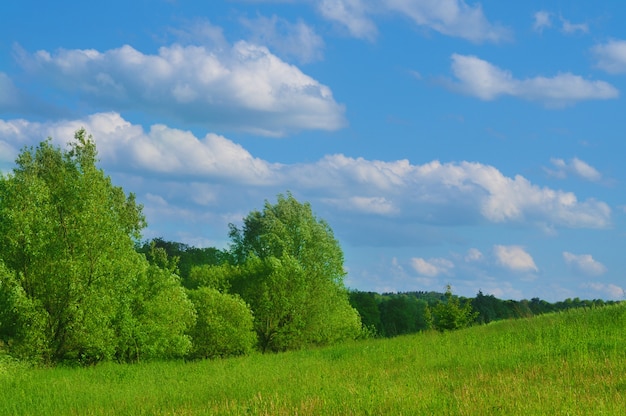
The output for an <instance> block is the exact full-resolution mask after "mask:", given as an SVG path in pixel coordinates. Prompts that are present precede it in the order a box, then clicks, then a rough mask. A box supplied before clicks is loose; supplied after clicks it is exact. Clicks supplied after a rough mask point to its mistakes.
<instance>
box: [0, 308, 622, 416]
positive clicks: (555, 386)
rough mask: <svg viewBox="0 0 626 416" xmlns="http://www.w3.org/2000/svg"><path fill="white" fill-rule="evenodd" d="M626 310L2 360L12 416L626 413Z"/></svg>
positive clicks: (2, 398) (0, 398)
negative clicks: (117, 360)
mask: <svg viewBox="0 0 626 416" xmlns="http://www.w3.org/2000/svg"><path fill="white" fill-rule="evenodd" d="M624 409H626V304H622V305H616V306H610V307H605V308H599V309H579V310H571V311H568V312H563V313H557V314H550V315H544V316H540V317H535V318H530V319H523V320H515V321H501V322H496V323H492V324H490V325H485V326H478V327H473V328H469V329H467V330H462V331H456V332H449V333H435V332H430V333H423V334H418V335H413V336H405V337H398V338H394V339H386V340H366V341H359V342H353V343H347V344H342V345H338V346H335V347H331V348H320V349H312V350H303V351H295V352H288V353H283V354H275V355H261V354H254V355H251V356H247V357H241V358H235V359H226V360H216V361H201V362H188V363H184V362H160V363H143V364H137V365H119V364H114V363H106V364H102V365H98V366H95V367H89V368H63V367H58V368H48V369H38V368H28V367H26V366H24V365H23V364H20V363H17V362H14V361H11V360H8V359H6V357H5V358H4V359H0V414H3V415H4V414H6V415H22V414H24V415H26V414H37V415H196V414H207V415H220V414H225V415H229V414H234V415H240V414H243V415H245V414H251V415H309V414H316V415H317V414H321V415H325V414H329V415H350V414H353V415H370V414H371V415H380V414H394V415H402V414H404V415H420V414H424V415H431V414H437V415H440V414H455V415H456V414H458V415H489V414H498V415H501V414H506V415H522V414H523V415H589V414H594V415H619V414H623V412H624Z"/></svg>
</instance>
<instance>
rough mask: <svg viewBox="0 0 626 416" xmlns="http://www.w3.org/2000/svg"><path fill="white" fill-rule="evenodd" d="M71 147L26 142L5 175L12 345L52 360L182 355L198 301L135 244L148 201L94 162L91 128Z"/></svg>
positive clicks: (5, 285) (0, 326)
mask: <svg viewBox="0 0 626 416" xmlns="http://www.w3.org/2000/svg"><path fill="white" fill-rule="evenodd" d="M69 146H70V148H69V150H67V151H63V150H61V149H60V148H58V147H55V146H53V145H52V143H51V140H47V141H44V142H42V143H41V144H40V145H39V146H38V147H37V148H27V149H24V150H23V151H22V153H21V154H20V155H19V156H18V158H17V161H16V164H17V166H16V168H15V169H14V171H13V173H12V174H9V175H7V176H3V177H0V260H3V261H4V263H5V266H6V267H5V270H4V271H3V274H4V275H6V277H5V278H4V279H3V281H2V288H1V290H0V296H2V299H0V302H1V303H2V304H4V305H9V307H8V308H9V309H10V310H11V313H12V314H13V316H12V317H10V318H9V319H3V320H2V321H1V322H0V332H1V333H2V334H3V338H4V339H5V344H6V345H8V347H9V350H10V351H11V352H12V353H14V354H16V355H20V356H24V357H29V358H33V359H39V360H43V361H46V362H58V361H64V360H71V361H81V362H95V361H100V360H105V359H111V358H114V357H117V358H121V359H130V358H132V359H137V358H139V355H140V353H139V352H140V351H141V352H142V353H147V355H148V356H161V355H163V354H165V355H168V356H169V355H182V354H184V352H186V350H187V349H188V347H189V345H188V341H187V342H185V340H184V339H180V335H181V334H182V333H183V332H184V330H185V329H186V328H185V326H186V325H188V324H189V323H190V319H182V318H181V316H182V315H186V316H192V317H193V310H192V309H191V306H190V304H189V302H188V301H187V300H186V297H185V294H184V292H182V289H180V287H179V286H180V285H178V284H177V282H174V281H171V277H170V275H171V273H169V272H163V273H166V275H163V274H162V272H161V271H156V270H154V269H152V268H150V267H148V264H147V261H146V259H145V256H143V255H141V254H139V253H137V252H136V251H135V241H136V240H137V239H138V238H139V237H140V232H141V229H142V228H143V227H144V226H145V219H144V216H143V214H142V207H141V206H140V205H137V204H136V202H135V197H134V195H132V194H130V195H128V196H127V195H126V194H125V193H124V191H123V190H122V189H121V188H119V187H115V186H113V185H112V184H111V180H110V178H109V177H107V176H105V175H104V172H103V171H102V170H100V169H98V168H97V167H96V156H97V151H96V146H95V143H94V142H93V140H92V139H91V138H90V137H87V136H86V133H85V131H84V130H79V131H78V132H77V133H76V135H75V138H74V141H73V142H71V143H70V145H69ZM168 279H169V280H168ZM165 299H167V300H168V302H170V303H169V304H168V305H167V306H165V309H166V311H161V310H160V308H163V307H164V306H163V305H160V304H161V303H162V301H163V300H165ZM185 304H188V307H186V306H185ZM157 305H159V306H157ZM172 305H177V306H172ZM179 307H180V308H181V309H183V310H185V311H184V312H181V313H180V314H175V313H173V311H172V309H177V308H179ZM5 308H6V306H5ZM4 315H5V316H6V313H4ZM171 319H178V320H179V321H178V323H177V324H176V325H177V326H176V325H175V326H174V327H172V326H171V325H169V326H168V324H167V322H168V321H170V320H171ZM16 322H17V324H16ZM174 344H176V345H175V346H174ZM130 349H133V350H134V351H135V353H133V354H129V353H128V352H127V351H128V350H130Z"/></svg>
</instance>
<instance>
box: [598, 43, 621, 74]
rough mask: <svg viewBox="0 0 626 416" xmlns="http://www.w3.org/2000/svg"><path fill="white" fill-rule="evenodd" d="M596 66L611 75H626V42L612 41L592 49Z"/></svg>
mask: <svg viewBox="0 0 626 416" xmlns="http://www.w3.org/2000/svg"><path fill="white" fill-rule="evenodd" d="M591 52H592V53H593V55H594V56H595V58H596V60H597V63H596V66H597V67H598V68H600V69H602V70H604V71H606V72H609V73H611V74H623V73H626V40H611V41H609V42H607V43H603V44H599V45H595V46H594V47H593V48H591Z"/></svg>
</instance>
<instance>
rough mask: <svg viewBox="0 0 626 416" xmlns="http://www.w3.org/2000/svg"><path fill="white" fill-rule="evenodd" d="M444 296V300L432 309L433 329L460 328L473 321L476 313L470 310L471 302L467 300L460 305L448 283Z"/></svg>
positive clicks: (447, 329)
mask: <svg viewBox="0 0 626 416" xmlns="http://www.w3.org/2000/svg"><path fill="white" fill-rule="evenodd" d="M445 298H446V300H445V301H444V302H440V303H438V304H437V305H436V306H435V308H434V310H433V311H432V315H433V327H434V328H435V329H437V330H439V331H449V330H454V329H461V328H466V327H468V326H470V325H471V324H472V323H473V322H474V320H475V319H476V317H477V316H478V313H476V312H474V311H473V310H472V304H471V302H469V301H468V302H465V303H464V304H463V305H461V300H460V299H459V297H458V296H454V295H452V288H451V286H450V285H446V293H445Z"/></svg>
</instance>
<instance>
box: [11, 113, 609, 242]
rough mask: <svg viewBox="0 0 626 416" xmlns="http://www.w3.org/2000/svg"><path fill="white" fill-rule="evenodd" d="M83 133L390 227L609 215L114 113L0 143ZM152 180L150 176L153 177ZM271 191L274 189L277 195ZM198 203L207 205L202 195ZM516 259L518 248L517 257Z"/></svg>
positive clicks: (407, 168)
mask: <svg viewBox="0 0 626 416" xmlns="http://www.w3.org/2000/svg"><path fill="white" fill-rule="evenodd" d="M81 127H85V128H86V129H87V131H88V132H89V133H91V134H93V136H94V138H95V140H96V142H97V144H98V149H99V151H100V156H101V159H102V164H103V165H104V167H105V168H106V169H108V170H111V171H114V172H120V173H124V174H132V175H140V176H149V175H148V174H156V176H155V178H157V180H158V178H162V179H161V180H163V181H166V180H167V181H170V182H176V181H179V182H181V183H182V184H183V185H181V186H187V185H186V184H187V183H188V182H198V183H209V184H212V185H214V186H219V185H226V184H227V185H228V187H229V189H231V191H232V192H233V193H237V189H243V188H245V187H250V186H251V185H254V186H256V187H258V186H260V187H262V188H264V189H268V190H272V191H275V193H277V192H284V191H285V189H297V190H299V191H300V192H302V193H304V194H306V195H311V196H314V197H315V198H316V199H317V200H319V201H320V202H322V203H324V204H325V205H327V206H328V207H331V208H333V209H335V210H338V211H346V212H350V213H354V214H361V215H373V216H376V217H379V218H382V219H387V220H388V221H392V222H394V221H398V220H403V221H406V220H410V221H411V222H413V223H422V224H434V225H445V224H448V225H451V224H469V225H471V224H479V223H484V222H488V223H493V224H499V223H528V224H533V225H538V226H546V225H547V226H551V227H572V228H604V227H608V226H609V225H610V224H611V209H610V208H609V206H608V205H607V204H606V203H604V202H601V201H597V200H594V199H587V200H583V201H579V200H578V199H577V197H576V195H575V194H573V193H571V192H565V191H561V190H554V189H551V188H547V187H539V186H537V185H535V184H532V183H531V182H530V181H529V180H528V179H526V178H524V177H523V176H520V175H517V176H515V177H507V176H505V175H503V174H502V173H501V172H500V171H499V170H498V169H497V168H495V167H493V166H489V165H484V164H481V163H476V162H467V161H461V162H449V163H441V162H439V161H432V162H429V163H425V164H422V165H415V164H411V163H410V162H409V161H408V160H396V161H378V160H367V159H363V158H352V157H348V156H345V155H342V154H334V155H327V156H325V157H324V158H322V159H320V160H318V161H316V162H311V163H296V164H281V163H270V162H268V161H266V160H263V159H260V158H257V157H254V156H253V155H252V154H250V153H249V152H248V151H247V150H246V149H244V148H243V147H242V146H240V145H238V144H236V143H234V142H233V141H231V140H229V139H228V138H226V137H224V136H220V135H216V134H213V133H209V134H207V135H205V136H204V137H202V138H198V137H195V136H194V135H193V134H192V133H190V132H188V131H183V130H179V129H173V128H170V127H167V126H165V125H162V124H157V125H153V126H152V127H151V128H150V129H148V130H147V131H146V130H144V128H143V127H141V126H138V125H133V124H132V123H130V122H128V121H126V120H125V119H123V118H122V117H121V116H120V115H119V114H118V113H113V112H111V113H97V114H93V115H91V116H89V117H87V118H84V119H80V120H74V121H62V122H54V123H35V122H29V121H26V120H8V121H3V120H0V146H1V147H2V148H5V149H12V150H10V152H12V153H13V155H12V157H14V156H15V155H16V154H17V149H19V148H21V147H22V146H24V145H26V144H35V143H38V142H39V141H41V140H42V139H44V138H45V137H48V136H51V137H53V138H55V139H56V140H58V141H60V142H63V141H67V140H69V139H71V138H72V137H73V134H74V131H75V130H77V129H79V128H81ZM153 176H154V175H153ZM273 193H274V192H273ZM195 199H202V198H201V197H200V196H198V195H196V196H195ZM515 253H519V251H514V252H513V254H515Z"/></svg>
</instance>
